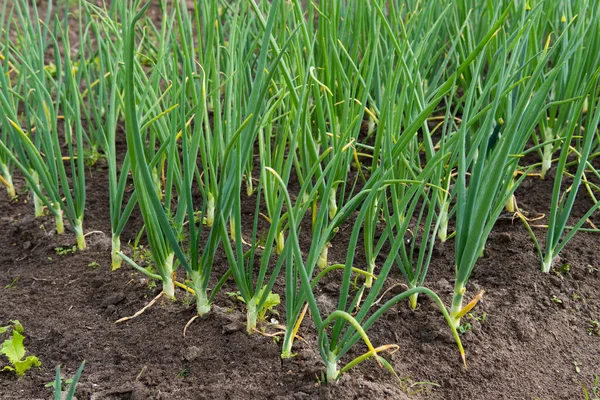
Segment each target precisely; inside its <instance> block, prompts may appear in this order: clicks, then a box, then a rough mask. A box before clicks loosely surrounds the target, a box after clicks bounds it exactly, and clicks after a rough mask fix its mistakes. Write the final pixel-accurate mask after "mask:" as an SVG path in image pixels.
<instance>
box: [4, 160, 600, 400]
mask: <svg viewBox="0 0 600 400" xmlns="http://www.w3.org/2000/svg"><path fill="white" fill-rule="evenodd" d="M86 178H87V181H88V206H87V210H86V216H85V218H86V219H85V223H86V226H85V228H86V232H89V235H88V237H87V239H88V245H89V247H88V249H87V250H85V251H77V252H75V253H73V254H68V255H59V254H57V251H56V248H58V247H71V246H73V245H74V237H73V236H72V235H71V234H69V233H67V234H65V235H55V234H54V233H53V220H52V219H51V218H42V219H35V218H33V209H32V208H33V206H32V205H31V204H30V203H31V201H29V202H27V195H26V194H21V196H20V200H19V201H18V202H9V200H8V197H7V196H6V194H5V193H4V192H3V193H2V194H1V195H0V215H1V216H2V217H1V218H0V243H1V246H0V270H1V274H0V304H2V308H1V309H0V325H4V324H6V323H8V321H9V320H12V319H18V320H19V321H21V323H22V324H23V326H24V327H25V336H26V341H25V345H26V348H27V351H28V353H29V354H35V355H37V356H38V357H39V358H40V360H41V361H42V368H34V369H32V370H31V371H29V372H28V373H27V374H26V376H25V377H23V378H21V379H17V378H16V377H15V376H14V374H12V373H10V372H8V371H5V372H0V393H1V394H2V396H1V397H2V398H3V399H34V398H49V397H50V396H51V389H48V388H45V387H44V384H45V383H47V382H50V381H51V380H52V379H53V376H54V368H55V366H56V365H58V364H61V365H62V366H63V370H64V373H65V375H66V376H72V375H73V374H74V371H75V370H76V368H77V367H78V366H79V364H80V362H81V361H82V360H86V366H85V370H84V373H83V376H82V378H81V381H80V384H79V385H78V389H77V395H78V397H79V398H80V399H82V398H93V399H146V398H147V399H203V398H207V399H209V398H216V399H220V398H231V399H238V398H248V399H249V398H281V399H287V398H310V397H313V398H343V399H352V398H356V399H359V398H361V399H362V398H376V397H379V398H407V397H408V396H409V395H410V397H411V398H416V399H536V398H539V399H583V398H584V394H583V393H584V391H583V387H584V386H585V387H586V388H587V390H588V391H591V389H592V386H593V379H594V377H595V375H597V374H600V337H599V336H595V335H590V334H589V332H588V327H589V326H590V320H600V272H598V269H599V268H600V253H599V252H598V250H599V242H598V236H597V235H593V234H587V233H580V234H578V235H577V236H576V237H575V239H574V240H573V241H572V242H571V243H570V244H569V245H568V246H567V248H566V249H565V251H564V252H563V253H562V254H561V260H562V261H561V262H562V263H565V264H567V263H568V264H569V265H570V272H568V273H566V274H563V275H562V276H557V275H543V274H541V273H540V272H539V261H538V259H537V255H536V252H535V250H534V248H533V245H532V242H531V239H530V238H529V236H528V234H527V232H526V231H525V229H524V228H523V226H522V224H521V223H520V222H518V221H515V222H513V221H512V220H511V219H510V216H506V217H502V218H501V219H500V221H499V222H498V224H497V227H496V228H495V230H494V231H493V233H492V234H491V236H490V239H489V241H488V245H487V247H486V252H485V256H484V257H483V258H482V259H480V260H479V262H478V265H477V267H476V269H475V271H474V273H473V275H472V277H471V279H470V281H469V286H468V290H469V293H470V294H471V295H474V294H475V293H477V291H479V290H480V289H484V290H485V291H486V294H485V296H484V300H483V301H482V302H481V303H480V304H479V305H478V306H477V307H476V309H475V311H474V313H473V317H472V318H466V319H465V322H469V323H470V325H471V329H470V330H469V331H467V332H466V333H465V334H463V336H462V339H463V342H464V344H465V348H466V351H467V360H468V366H469V369H468V370H465V369H463V367H462V365H461V363H460V359H459V356H458V351H457V350H456V348H455V345H454V344H453V341H452V338H451V335H450V333H449V330H448V328H447V326H446V325H445V324H444V321H443V319H442V317H441V315H440V313H439V311H438V310H437V309H436V307H435V306H434V304H433V303H432V302H431V301H429V300H427V299H425V298H421V299H420V306H419V308H418V309H417V310H416V311H411V310H410V309H409V308H408V307H407V304H405V303H402V304H398V305H397V306H396V307H394V308H392V309H391V310H389V311H388V312H387V314H385V315H384V316H383V318H382V319H381V320H380V321H379V322H378V323H377V324H376V325H375V326H374V327H373V328H372V329H371V330H370V331H369V336H370V338H371V340H372V341H373V343H374V344H376V345H383V344H391V343H395V344H398V345H399V346H400V350H399V351H398V352H396V353H394V354H393V355H391V356H388V357H387V358H388V359H389V360H391V363H392V365H393V366H394V368H395V370H396V372H397V374H398V376H399V377H400V378H401V380H400V381H398V380H397V379H396V378H394V377H393V376H392V375H391V374H390V373H388V372H387V371H386V370H382V369H380V368H379V367H378V366H377V364H376V363H375V362H374V361H368V362H366V363H364V364H362V365H361V366H360V367H358V368H356V369H354V370H352V371H350V373H348V374H346V375H345V376H344V377H343V378H342V379H341V381H340V382H339V383H338V384H332V385H320V384H319V383H318V377H319V376H320V373H321V371H322V370H323V368H324V365H323V364H322V363H321V361H320V358H319V355H318V352H317V351H316V343H315V341H316V335H315V331H314V328H313V327H312V326H311V325H310V324H308V323H306V324H304V326H303V327H302V329H301V334H302V336H303V337H304V338H305V339H306V340H307V343H302V342H299V343H297V344H296V350H297V352H298V356H297V357H296V358H294V359H292V360H286V361H282V360H281V358H280V356H279V354H280V345H279V344H277V343H275V342H274V341H273V339H271V338H268V337H264V336H262V335H259V334H255V335H250V336H249V335H247V334H246V333H245V330H244V329H243V328H244V327H243V320H244V309H243V305H242V304H239V303H236V302H235V301H234V300H232V299H231V298H230V297H229V296H227V295H226V294H225V293H226V292H228V291H231V290H233V282H228V285H226V287H225V288H224V289H223V291H222V293H221V294H220V295H219V296H218V297H217V301H216V303H215V307H214V312H212V313H211V314H210V315H208V316H206V317H204V318H202V319H199V320H196V321H195V322H194V323H193V324H192V325H191V326H190V328H189V329H188V332H187V336H186V337H183V328H184V326H185V324H186V323H187V321H188V320H189V319H190V318H191V317H192V316H193V315H194V313H195V309H194V307H193V306H191V305H190V304H189V302H188V301H186V300H189V299H186V296H185V295H183V294H181V293H180V294H179V299H180V300H181V301H179V302H176V303H172V302H166V301H163V302H159V303H158V304H156V305H154V306H153V307H151V308H149V309H148V310H147V311H146V312H145V313H144V314H142V315H141V316H140V317H138V318H136V319H134V320H131V321H128V322H125V323H122V324H118V325H115V323H114V322H115V321H116V320H117V319H119V318H121V317H123V316H128V315H132V314H133V313H135V312H136V311H138V310H140V309H141V308H142V307H143V306H144V305H146V304H147V303H148V302H149V301H150V300H151V299H152V298H153V297H154V296H156V295H157V294H158V289H157V288H151V287H150V285H149V282H148V280H147V279H145V278H144V277H143V276H142V275H141V274H138V273H137V272H134V271H133V270H131V269H130V268H129V267H127V266H124V267H123V268H122V269H120V270H118V271H116V272H110V271H109V264H110V237H109V233H110V224H109V218H108V198H107V190H106V187H107V182H106V168H105V166H103V165H99V166H97V167H96V168H94V169H93V170H90V171H89V173H88V175H87V177H86ZM17 185H20V186H21V187H23V182H22V181H19V180H18V179H17ZM550 186H551V180H550V179H548V180H547V181H540V180H539V179H536V178H528V179H527V180H526V181H525V183H524V185H523V186H522V188H520V189H519V191H518V193H517V196H518V199H519V204H520V205H521V207H522V208H523V209H524V210H526V211H529V212H530V214H531V215H535V214H536V213H541V212H544V210H545V208H546V207H547V204H548V202H549V198H548V192H549V189H550ZM581 198H582V201H580V202H579V203H578V204H579V205H580V206H581V207H585V206H589V203H588V201H587V200H586V197H585V196H581ZM249 207H250V208H253V207H254V205H253V204H251V205H249ZM582 211H583V210H577V213H581V212H582ZM248 218H249V221H250V222H249V224H251V218H252V216H251V214H250V215H249V216H248ZM541 222H542V223H543V221H541ZM595 222H596V223H598V216H596V217H595ZM140 226H141V220H140V218H139V217H138V216H137V215H135V214H134V215H133V216H132V220H131V221H130V225H129V227H128V229H127V230H126V232H125V233H124V235H123V243H124V244H125V243H127V241H131V243H133V240H134V239H135V235H136V232H137V229H139V228H140ZM536 233H537V234H538V235H540V236H541V235H542V234H543V233H544V231H543V229H537V230H536ZM348 234H349V232H348ZM345 239H347V238H346V237H345V233H344V232H343V230H341V231H340V233H339V234H338V236H337V237H336V242H335V243H334V247H333V248H332V251H331V256H330V258H331V261H343V259H344V257H345V252H346V250H347V249H346V248H345V247H344V242H345V241H346V240H345ZM303 240H310V238H308V237H304V238H303ZM304 245H306V243H305V244H304ZM128 251H130V252H131V250H130V249H129V250H128ZM94 263H96V264H97V265H99V267H95V268H94V266H95V265H96V264H94ZM226 268H227V266H226V263H225V259H224V257H222V256H218V257H217V258H216V265H215V272H216V274H217V275H219V274H222V273H223V272H224V271H225V269H226ZM452 275H453V242H452V241H450V242H448V243H446V244H439V245H438V247H437V250H436V253H435V254H434V259H433V261H432V265H431V268H430V273H429V276H428V278H427V281H426V286H429V287H431V288H432V289H434V290H436V291H438V293H439V294H440V295H441V296H442V298H443V299H444V301H446V303H447V304H449V302H450V297H451V291H452V286H451V282H452ZM395 281H396V282H401V276H400V274H399V273H394V274H392V276H391V278H390V282H389V286H391V285H392V284H393V283H394V282H395ZM320 290H322V293H319V294H318V295H319V296H326V297H327V296H331V297H332V299H331V300H332V301H337V296H336V295H337V292H338V288H337V286H336V276H332V277H331V278H330V280H329V281H325V282H323V284H322V285H321V289H320ZM394 290H399V289H394ZM275 291H276V292H279V293H283V289H282V286H281V285H280V284H278V286H276V289H275ZM392 292H393V291H392ZM388 295H389V296H391V295H392V293H390V294H388ZM553 299H554V300H553ZM557 299H559V300H560V301H562V303H558V301H557ZM280 308H282V307H281V306H280ZM280 311H283V310H280ZM484 313H485V320H481V317H482V316H483V315H484ZM361 351H363V349H362V348H361V346H360V345H357V349H356V351H355V354H356V355H358V354H360V352H361ZM3 361H4V360H3ZM418 382H428V383H427V384H419V383H418Z"/></svg>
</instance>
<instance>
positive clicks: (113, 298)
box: [102, 292, 125, 307]
mask: <svg viewBox="0 0 600 400" xmlns="http://www.w3.org/2000/svg"><path fill="white" fill-rule="evenodd" d="M123 300H125V293H123V292H115V293H113V294H111V295H109V296H107V297H106V298H104V300H102V307H108V306H110V305H111V304H112V305H114V304H117V303H120V302H121V301H123Z"/></svg>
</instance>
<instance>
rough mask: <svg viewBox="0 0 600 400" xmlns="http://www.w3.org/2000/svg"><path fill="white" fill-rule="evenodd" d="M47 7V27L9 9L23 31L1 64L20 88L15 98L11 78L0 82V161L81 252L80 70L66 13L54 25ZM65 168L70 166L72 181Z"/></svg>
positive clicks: (32, 13)
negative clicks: (13, 169) (49, 60)
mask: <svg viewBox="0 0 600 400" xmlns="http://www.w3.org/2000/svg"><path fill="white" fill-rule="evenodd" d="M59 6H60V5H59ZM48 7H49V9H48V18H47V21H46V23H43V22H42V21H41V20H40V19H39V17H38V15H37V9H36V8H35V7H34V8H33V10H31V9H30V8H29V6H27V5H26V4H24V3H21V2H17V3H16V4H15V7H14V8H13V9H12V10H13V11H14V13H15V21H14V23H15V25H16V24H17V23H18V24H19V25H20V27H21V29H16V30H15V31H16V40H15V41H13V43H15V42H16V43H17V45H14V46H8V50H9V51H8V52H7V53H6V56H5V58H6V59H5V62H6V63H7V64H12V65H14V66H15V67H14V68H15V71H14V75H17V76H18V78H17V79H19V80H20V81H21V83H20V84H19V86H18V89H20V92H19V94H18V95H17V96H13V91H12V90H11V88H12V86H13V85H12V84H11V83H10V78H11V76H12V75H11V74H7V76H6V75H4V74H3V76H2V78H0V85H1V86H2V89H0V103H1V104H2V109H3V111H4V112H3V114H4V117H3V126H4V127H5V128H6V132H4V135H5V140H6V142H5V141H4V140H3V141H2V143H0V147H1V148H2V150H3V154H4V157H8V158H11V159H12V161H13V163H14V164H15V165H16V166H17V167H18V169H19V170H20V172H21V173H22V174H23V175H24V176H25V178H26V180H27V183H28V185H29V187H30V189H31V190H32V191H33V192H34V204H35V207H36V210H35V213H36V216H41V215H42V214H43V210H42V207H43V206H46V208H47V209H48V211H49V212H50V213H51V214H53V215H54V216H55V218H56V230H57V232H58V233H62V232H63V231H64V222H63V216H66V218H67V221H68V223H69V225H70V226H71V228H72V229H73V231H74V233H75V236H76V239H77V245H78V247H79V249H84V248H85V246H86V245H85V238H84V233H83V215H84V210H85V170H84V167H85V165H84V162H85V157H84V144H83V141H84V136H85V133H84V129H83V125H82V114H81V104H82V95H81V92H80V90H79V82H80V81H81V70H82V69H81V68H78V67H77V66H76V62H74V61H73V58H72V56H71V48H70V41H69V38H68V35H67V34H66V30H67V29H66V23H67V16H66V14H65V16H64V17H63V18H62V19H59V18H58V16H57V17H56V19H55V20H52V19H51V18H50V15H52V14H51V13H50V10H51V8H52V7H51V5H49V6H48ZM7 28H8V29H7V30H10V27H7ZM59 41H61V43H62V45H63V46H64V51H63V54H61V51H60V50H59V44H58V42H59ZM49 48H50V49H53V57H54V61H55V63H53V64H46V58H45V55H46V51H47V50H48V49H49ZM79 56H80V55H76V56H75V57H76V58H75V59H76V60H78V59H79V58H77V57H79ZM80 64H82V63H80ZM17 66H18V67H17ZM3 69H4V68H3ZM15 97H16V98H15ZM19 104H21V105H22V106H23V108H24V109H25V112H24V119H21V118H19V115H18V114H17V109H18V106H19ZM23 125H24V126H23ZM7 143H8V144H7ZM9 146H10V147H9ZM64 147H66V151H65V150H64ZM66 163H68V165H69V167H70V176H68V175H67V168H66V166H65V164H66Z"/></svg>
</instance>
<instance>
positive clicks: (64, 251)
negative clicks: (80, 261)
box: [54, 246, 77, 256]
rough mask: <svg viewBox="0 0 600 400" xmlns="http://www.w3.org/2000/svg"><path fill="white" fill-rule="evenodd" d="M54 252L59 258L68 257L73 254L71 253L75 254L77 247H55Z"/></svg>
mask: <svg viewBox="0 0 600 400" xmlns="http://www.w3.org/2000/svg"><path fill="white" fill-rule="evenodd" d="M54 251H55V252H56V254H58V255H59V256H68V255H70V254H73V253H75V252H76V251H77V246H60V247H55V248H54Z"/></svg>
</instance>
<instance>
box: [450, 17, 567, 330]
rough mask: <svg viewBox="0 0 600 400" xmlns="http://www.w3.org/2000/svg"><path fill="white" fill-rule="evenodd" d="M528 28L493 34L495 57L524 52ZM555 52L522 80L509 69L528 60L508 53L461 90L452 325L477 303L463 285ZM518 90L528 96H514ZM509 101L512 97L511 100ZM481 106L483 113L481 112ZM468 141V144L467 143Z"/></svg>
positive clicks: (502, 200)
mask: <svg viewBox="0 0 600 400" xmlns="http://www.w3.org/2000/svg"><path fill="white" fill-rule="evenodd" d="M538 11H539V9H538ZM530 27H531V25H528V24H527V21H525V23H524V27H523V29H522V30H521V31H520V32H519V33H516V34H513V35H510V36H508V37H506V36H504V35H499V36H498V38H497V40H500V42H501V45H500V46H499V49H498V53H497V55H496V57H501V58H503V59H508V57H507V54H508V51H509V50H510V51H512V52H514V53H515V54H520V53H521V52H522V51H524V49H525V48H526V45H527V42H526V41H525V40H522V38H523V37H524V35H526V32H527V30H528V29H530ZM555 50H556V48H549V49H548V48H546V49H545V51H544V54H542V56H541V57H540V60H539V63H537V64H535V68H534V69H533V71H532V73H531V76H530V78H529V79H527V80H525V79H518V76H519V75H518V74H515V72H516V71H518V70H519V69H520V68H523V67H526V66H527V63H529V62H534V61H527V60H526V61H525V64H522V62H521V61H520V58H519V57H514V58H511V59H510V61H509V62H508V63H507V64H506V65H504V64H502V65H501V64H494V65H493V66H489V68H488V71H487V74H486V77H487V79H486V83H484V84H483V86H482V87H480V88H478V87H477V85H478V84H477V82H478V81H477V80H473V81H472V82H471V86H470V87H469V90H468V91H467V99H466V100H465V109H464V113H463V122H462V124H461V126H460V130H459V132H458V135H460V146H459V149H460V153H459V164H458V176H457V180H456V184H455V191H456V202H457V206H456V243H455V262H456V277H455V284H454V295H453V300H452V309H451V317H452V320H453V324H454V326H459V325H460V318H461V317H462V316H463V315H465V314H466V312H468V311H469V310H470V309H471V308H472V307H473V306H474V305H475V303H476V302H477V299H478V298H477V297H476V298H475V300H474V301H473V302H470V303H469V304H467V305H466V306H464V307H463V297H464V294H465V292H466V284H467V282H468V279H469V277H470V275H471V272H472V271H473V268H474V267H475V264H476V262H477V259H478V258H479V256H480V254H481V252H482V251H483V248H484V246H485V242H486V240H487V237H488V235H489V233H490V231H491V229H492V227H493V226H494V224H495V222H496V220H497V218H498V216H499V215H500V213H501V211H502V209H503V208H504V205H505V204H506V202H507V200H508V199H509V198H510V196H511V195H512V193H513V192H514V190H515V189H516V187H517V186H518V184H519V183H520V181H521V180H522V179H523V178H524V176H525V175H523V176H521V178H520V179H519V180H518V181H517V182H516V183H514V184H513V176H514V173H515V170H516V168H517V164H518V159H519V155H520V154H522V153H523V149H524V146H525V144H526V143H527V140H528V138H529V136H530V135H531V133H532V131H533V129H534V128H535V126H536V120H537V116H538V115H540V113H541V112H543V111H544V109H545V107H546V104H545V100H546V98H547V95H548V93H549V91H550V88H551V86H552V83H553V80H554V79H555V77H556V74H557V70H556V69H555V70H552V71H551V72H550V73H548V74H546V75H545V76H544V81H543V84H541V85H537V80H538V79H539V78H540V77H541V76H542V73H543V72H544V69H545V66H546V63H547V61H548V59H549V58H550V56H551V55H552V54H553V52H554V51H555ZM567 56H568V55H567ZM482 61H483V58H482V59H480V61H479V62H478V64H477V69H476V71H478V73H482V67H483V63H482ZM514 80H516V82H515V81H514ZM536 87H537V89H536V90H535V91H534V88H536ZM478 92H481V95H480V97H479V99H477V98H476V97H475V94H476V93H478ZM492 93H493V94H494V95H493V96H491V95H492ZM520 93H523V94H525V93H527V94H529V93H533V95H532V96H531V97H530V96H528V95H521V96H519V94H520ZM488 99H489V100H488ZM512 99H516V101H515V102H514V104H513V101H512ZM488 104H489V105H490V106H491V108H488V107H487V106H488ZM482 109H485V110H486V112H485V113H482V112H481V110H482ZM478 120H479V121H478ZM476 123H477V125H478V127H477V128H476V130H475V131H474V132H473V133H472V134H469V130H470V129H469V127H474V126H476V125H475V124H476ZM468 142H470V143H469V144H470V146H467V143H468ZM467 175H469V178H468V180H467Z"/></svg>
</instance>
